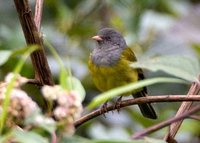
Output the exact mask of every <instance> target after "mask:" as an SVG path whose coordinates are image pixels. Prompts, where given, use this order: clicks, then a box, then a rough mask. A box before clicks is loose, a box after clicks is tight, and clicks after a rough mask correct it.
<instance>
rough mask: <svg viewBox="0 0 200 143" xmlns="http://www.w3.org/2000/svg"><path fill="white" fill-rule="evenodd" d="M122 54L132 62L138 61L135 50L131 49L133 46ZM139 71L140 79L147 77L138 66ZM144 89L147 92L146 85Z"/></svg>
mask: <svg viewBox="0 0 200 143" xmlns="http://www.w3.org/2000/svg"><path fill="white" fill-rule="evenodd" d="M122 54H123V55H124V57H126V59H127V60H129V61H132V62H135V61H137V58H136V56H135V54H134V52H133V51H132V50H131V48H126V49H125V50H124V52H123V53H122ZM137 71H138V79H139V80H143V79H145V76H144V74H143V70H142V69H140V68H138V69H137ZM142 91H143V92H144V93H146V94H147V88H146V87H144V88H143V90H142Z"/></svg>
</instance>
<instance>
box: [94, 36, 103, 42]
mask: <svg viewBox="0 0 200 143" xmlns="http://www.w3.org/2000/svg"><path fill="white" fill-rule="evenodd" d="M92 39H93V40H96V41H102V40H103V39H102V38H101V37H100V36H98V35H97V36H94V37H92Z"/></svg>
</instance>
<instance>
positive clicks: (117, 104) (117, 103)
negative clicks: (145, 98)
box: [114, 96, 122, 112]
mask: <svg viewBox="0 0 200 143" xmlns="http://www.w3.org/2000/svg"><path fill="white" fill-rule="evenodd" d="M121 101H122V96H120V97H119V98H118V99H117V101H116V102H115V106H114V109H117V111H118V112H119V110H120V107H121Z"/></svg>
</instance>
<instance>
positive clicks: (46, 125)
mask: <svg viewBox="0 0 200 143" xmlns="http://www.w3.org/2000/svg"><path fill="white" fill-rule="evenodd" d="M38 118H39V119H40V122H38ZM25 123H26V125H34V126H35V127H40V128H42V129H44V130H45V131H47V132H49V134H51V133H53V132H54V131H55V130H56V122H55V121H54V120H53V119H52V118H50V117H45V116H44V115H42V114H41V111H35V112H34V113H32V114H31V115H30V116H28V117H27V118H26V120H25Z"/></svg>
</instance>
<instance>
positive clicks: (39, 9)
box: [34, 0, 44, 31]
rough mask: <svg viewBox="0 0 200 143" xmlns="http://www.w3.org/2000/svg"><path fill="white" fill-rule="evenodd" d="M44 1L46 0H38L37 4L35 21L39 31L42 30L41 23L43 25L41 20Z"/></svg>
mask: <svg viewBox="0 0 200 143" xmlns="http://www.w3.org/2000/svg"><path fill="white" fill-rule="evenodd" d="M43 3H44V0H36V4H35V16H34V21H35V25H36V27H37V30H38V31H40V25H41V20H42V9H43Z"/></svg>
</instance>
